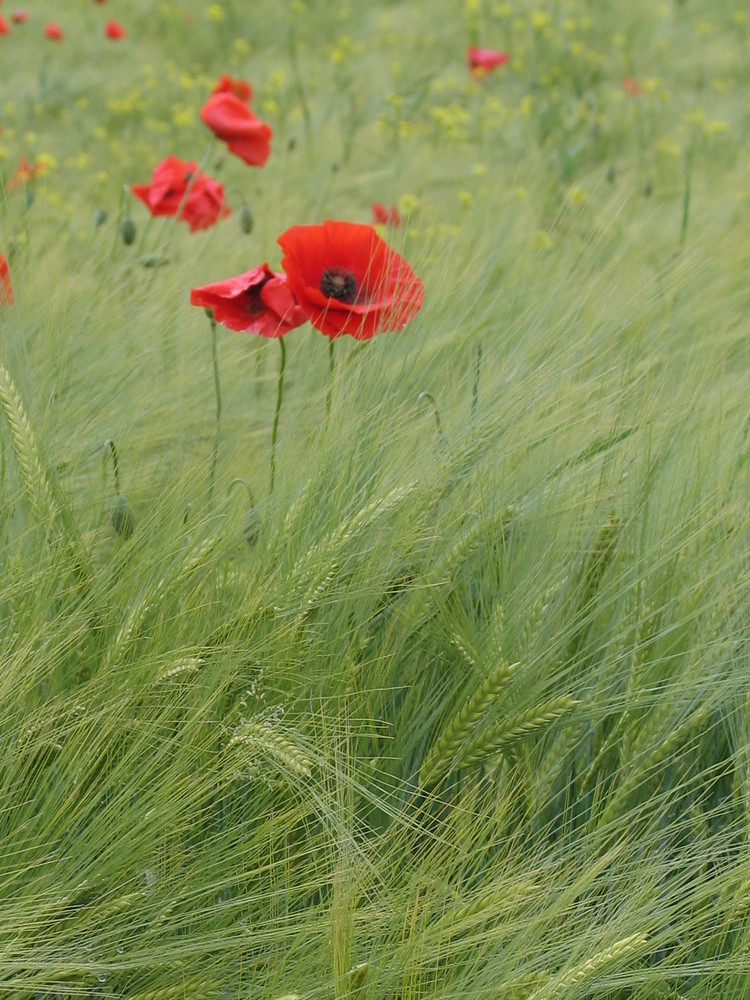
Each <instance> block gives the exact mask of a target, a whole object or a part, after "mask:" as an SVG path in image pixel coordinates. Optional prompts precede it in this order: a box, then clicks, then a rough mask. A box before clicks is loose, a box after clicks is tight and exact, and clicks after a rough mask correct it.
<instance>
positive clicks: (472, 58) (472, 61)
mask: <svg viewBox="0 0 750 1000" xmlns="http://www.w3.org/2000/svg"><path fill="white" fill-rule="evenodd" d="M466 59H467V62H468V63H469V69H470V70H471V72H472V73H473V74H474V76H484V75H485V74H486V73H489V72H490V70H493V69H495V68H496V67H497V66H505V64H506V63H508V62H510V56H509V55H508V53H507V52H499V51H498V50H497V49H482V48H479V46H477V45H472V46H470V48H469V51H468V52H467V53H466Z"/></svg>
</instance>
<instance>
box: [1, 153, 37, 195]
mask: <svg viewBox="0 0 750 1000" xmlns="http://www.w3.org/2000/svg"><path fill="white" fill-rule="evenodd" d="M40 172H41V171H40V167H39V165H38V164H36V165H32V164H31V163H29V161H28V160H27V159H26V157H25V156H22V157H21V159H20V160H19V161H18V166H17V167H16V169H15V170H14V171H13V173H12V174H11V177H10V179H9V181H8V184H7V185H6V186H7V188H8V190H9V191H15V190H16V188H20V187H22V186H23V185H24V184H28V183H29V181H32V180H33V179H34V178H35V177H36V176H37V175H38V174H39V173H40Z"/></svg>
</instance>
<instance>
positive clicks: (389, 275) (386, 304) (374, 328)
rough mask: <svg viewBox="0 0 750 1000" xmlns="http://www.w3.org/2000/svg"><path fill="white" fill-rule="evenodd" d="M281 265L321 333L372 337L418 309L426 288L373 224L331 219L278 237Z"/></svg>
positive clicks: (395, 326) (400, 323) (406, 319)
mask: <svg viewBox="0 0 750 1000" xmlns="http://www.w3.org/2000/svg"><path fill="white" fill-rule="evenodd" d="M277 242H278V243H279V245H280V246H281V249H282V250H283V252H284V255H283V257H282V261H281V266H282V267H283V268H284V271H285V272H286V278H287V282H288V284H289V288H290V289H291V292H292V294H293V295H294V297H295V299H296V300H297V302H298V303H299V306H300V308H301V309H302V310H303V311H304V312H305V313H306V314H307V316H308V318H309V320H310V322H311V323H312V325H313V326H314V327H316V329H318V330H320V331H321V333H325V334H326V335H327V336H329V337H331V338H334V337H339V336H341V334H344V333H348V334H350V335H351V336H352V337H354V338H355V339H357V340H369V339H370V337H373V336H374V335H375V334H376V333H378V332H379V331H380V330H400V329H401V327H403V326H405V325H406V324H407V323H408V322H409V320H411V319H413V318H414V316H416V314H417V313H418V312H419V309H420V307H421V305H422V302H423V300H424V287H423V285H422V282H421V281H420V279H419V278H417V277H416V275H415V274H414V272H413V271H412V269H411V267H410V266H409V264H408V262H407V261H406V260H404V258H403V257H401V256H400V255H399V254H397V253H396V251H395V250H392V249H391V248H390V247H389V246H388V244H387V243H385V242H384V241H383V240H381V239H380V237H379V236H378V234H377V233H376V232H375V230H374V229H373V228H372V226H366V225H362V224H361V223H356V222H338V221H333V220H330V219H328V220H326V221H325V222H324V223H323V224H322V225H318V226H292V227H291V229H287V231H286V232H285V233H282V234H281V236H279V238H278V241H277Z"/></svg>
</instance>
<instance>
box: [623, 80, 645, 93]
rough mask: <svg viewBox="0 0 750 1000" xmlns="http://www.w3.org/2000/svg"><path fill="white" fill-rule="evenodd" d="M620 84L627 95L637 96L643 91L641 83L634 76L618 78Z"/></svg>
mask: <svg viewBox="0 0 750 1000" xmlns="http://www.w3.org/2000/svg"><path fill="white" fill-rule="evenodd" d="M620 86H621V87H622V89H623V90H624V91H625V93H626V94H627V95H628V97H638V96H639V95H640V94H642V93H643V85H642V84H640V83H639V82H638V81H637V80H636V79H635V77H634V76H624V77H623V78H622V80H620Z"/></svg>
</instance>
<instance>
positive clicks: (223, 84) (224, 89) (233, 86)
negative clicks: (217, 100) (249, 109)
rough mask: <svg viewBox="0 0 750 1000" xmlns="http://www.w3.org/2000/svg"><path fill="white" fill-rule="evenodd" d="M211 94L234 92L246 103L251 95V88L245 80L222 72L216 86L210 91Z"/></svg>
mask: <svg viewBox="0 0 750 1000" xmlns="http://www.w3.org/2000/svg"><path fill="white" fill-rule="evenodd" d="M211 93H212V94H234V96H235V97H239V99H240V100H241V101H244V102H245V103H247V102H248V101H249V100H250V98H251V97H252V96H253V88H252V87H251V86H250V84H249V83H248V82H247V80H235V79H233V78H232V77H231V76H227V75H226V73H222V74H221V76H220V77H219V79H218V81H217V83H216V86H215V87H214V89H213V90H212V91H211Z"/></svg>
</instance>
